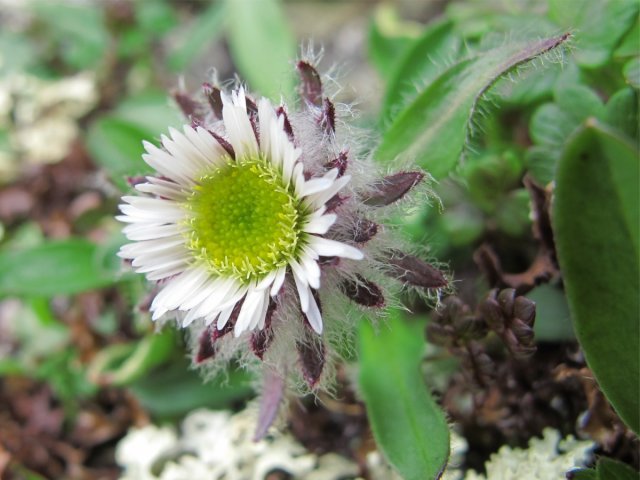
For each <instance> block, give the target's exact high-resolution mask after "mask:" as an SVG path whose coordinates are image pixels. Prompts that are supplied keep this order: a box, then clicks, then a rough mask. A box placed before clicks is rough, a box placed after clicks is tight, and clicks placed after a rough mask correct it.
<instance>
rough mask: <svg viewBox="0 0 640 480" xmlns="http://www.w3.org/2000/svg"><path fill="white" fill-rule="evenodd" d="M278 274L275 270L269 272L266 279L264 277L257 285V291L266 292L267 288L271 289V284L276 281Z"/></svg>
mask: <svg viewBox="0 0 640 480" xmlns="http://www.w3.org/2000/svg"><path fill="white" fill-rule="evenodd" d="M276 274H277V271H276V270H274V271H272V272H269V273H268V274H267V276H266V277H264V278H263V279H262V280H260V281H259V282H258V283H257V284H256V289H257V290H264V289H265V288H269V287H270V286H271V284H272V283H273V281H274V280H275V278H276Z"/></svg>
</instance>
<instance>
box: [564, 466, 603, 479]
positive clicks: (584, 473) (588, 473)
mask: <svg viewBox="0 0 640 480" xmlns="http://www.w3.org/2000/svg"><path fill="white" fill-rule="evenodd" d="M569 473H570V474H571V476H570V477H568V478H571V480H598V473H597V472H596V471H595V470H594V469H592V468H580V469H571V470H569V472H567V474H569Z"/></svg>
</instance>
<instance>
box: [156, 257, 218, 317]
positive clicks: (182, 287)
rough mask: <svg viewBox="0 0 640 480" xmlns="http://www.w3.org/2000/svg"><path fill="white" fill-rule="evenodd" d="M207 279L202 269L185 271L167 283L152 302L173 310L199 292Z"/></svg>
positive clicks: (207, 274) (204, 270)
mask: <svg viewBox="0 0 640 480" xmlns="http://www.w3.org/2000/svg"><path fill="white" fill-rule="evenodd" d="M208 278H209V273H208V272H207V271H206V269H204V268H198V267H195V268H191V269H189V270H185V272H184V273H182V274H181V275H180V276H178V277H176V278H175V279H172V280H171V281H170V282H169V283H167V285H166V286H165V287H164V288H163V289H162V291H161V292H160V293H159V294H158V295H156V298H155V299H154V300H153V302H154V304H157V305H162V306H163V307H165V308H166V309H168V310H175V309H177V308H178V307H180V306H181V305H183V304H184V303H185V302H187V301H188V300H189V299H191V298H192V297H193V296H194V295H196V294H197V293H198V292H200V289H201V288H204V284H205V282H206V280H207V279H208Z"/></svg>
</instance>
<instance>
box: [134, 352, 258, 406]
mask: <svg viewBox="0 0 640 480" xmlns="http://www.w3.org/2000/svg"><path fill="white" fill-rule="evenodd" d="M129 389H130V390H131V392H132V393H133V394H134V395H135V397H136V398H137V399H138V401H139V402H140V403H141V405H142V406H143V407H144V408H145V409H146V410H148V411H149V412H151V413H152V414H154V415H157V416H160V417H177V416H180V415H184V414H186V413H188V412H190V411H192V410H195V409H196V408H200V407H205V408H211V409H223V408H231V407H232V405H233V404H234V403H237V402H238V401H241V400H246V399H247V398H248V397H250V396H251V395H252V393H253V389H252V388H251V379H250V376H249V374H247V373H246V372H244V371H242V370H230V371H229V372H228V374H227V375H226V376H225V375H224V374H221V375H219V376H218V377H216V378H215V379H213V380H212V381H211V382H208V383H204V380H203V379H202V378H200V376H199V375H198V374H197V373H196V372H195V371H194V370H193V369H192V368H191V366H190V365H189V364H188V362H187V361H186V360H174V361H171V362H170V363H169V364H168V366H165V367H164V368H158V369H156V370H154V371H152V372H150V373H148V374H147V375H146V376H144V377H143V378H141V379H139V380H138V381H136V382H134V383H133V384H132V385H131V386H130V387H129Z"/></svg>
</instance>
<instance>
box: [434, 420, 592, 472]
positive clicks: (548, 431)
mask: <svg viewBox="0 0 640 480" xmlns="http://www.w3.org/2000/svg"><path fill="white" fill-rule="evenodd" d="M594 448H595V443H594V442H592V441H590V440H577V439H575V438H574V437H573V436H571V435H570V436H568V437H566V438H564V439H561V436H560V432H558V431H557V430H553V429H552V428H545V429H544V431H543V432H542V438H532V439H531V440H529V448H526V449H522V448H511V447H509V446H507V445H504V446H502V447H501V448H500V450H498V452H497V453H494V454H493V455H491V457H490V459H489V461H488V462H486V463H485V470H486V474H485V475H481V474H479V473H477V472H475V471H473V470H469V471H468V472H466V473H464V472H461V471H460V470H457V469H455V468H451V466H450V467H449V468H448V469H447V470H446V471H445V474H444V476H443V477H442V478H443V480H487V479H489V480H494V479H500V480H549V479H553V478H558V479H559V478H565V473H566V472H567V471H569V470H570V469H572V468H575V467H584V466H585V465H586V464H587V463H588V462H589V460H590V459H591V457H592V453H591V452H592V451H593V449H594Z"/></svg>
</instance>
